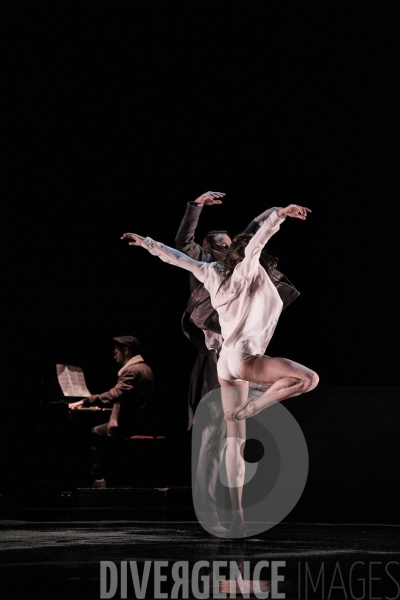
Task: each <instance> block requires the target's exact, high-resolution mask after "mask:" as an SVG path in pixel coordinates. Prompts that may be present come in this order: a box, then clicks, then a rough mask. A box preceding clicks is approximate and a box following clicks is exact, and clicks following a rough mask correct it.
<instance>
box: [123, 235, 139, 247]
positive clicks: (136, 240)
mask: <svg viewBox="0 0 400 600" xmlns="http://www.w3.org/2000/svg"><path fill="white" fill-rule="evenodd" d="M121 240H131V241H130V242H129V245H130V246H141V245H142V242H143V240H144V237H143V236H142V235H138V234H137V233H124V235H121Z"/></svg>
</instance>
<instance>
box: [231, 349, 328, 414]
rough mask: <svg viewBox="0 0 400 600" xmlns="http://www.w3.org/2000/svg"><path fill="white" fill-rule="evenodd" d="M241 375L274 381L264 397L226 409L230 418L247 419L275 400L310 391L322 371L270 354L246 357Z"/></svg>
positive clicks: (258, 380) (256, 379) (246, 377)
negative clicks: (236, 407) (237, 408)
mask: <svg viewBox="0 0 400 600" xmlns="http://www.w3.org/2000/svg"><path fill="white" fill-rule="evenodd" d="M240 376H241V378H242V379H243V380H245V381H254V382H255V383H264V384H270V385H271V387H270V388H269V389H268V390H267V391H266V392H265V393H264V394H263V395H262V396H260V398H257V399H255V400H252V399H251V398H250V399H249V400H247V402H245V403H244V404H243V405H242V409H241V410H236V411H235V410H232V411H229V412H226V414H225V419H226V420H227V421H228V422H229V421H231V420H233V421H241V420H244V419H247V418H248V417H251V416H252V415H256V414H258V413H259V412H260V411H261V410H264V408H267V407H268V406H271V404H275V403H276V402H280V401H282V400H286V398H292V397H294V396H299V395H300V394H304V393H305V392H309V391H311V390H313V389H314V388H315V387H316V386H317V385H318V381H319V378H318V375H317V374H316V373H315V372H314V371H312V370H311V369H308V368H307V367H305V366H303V365H301V364H299V363H296V362H294V361H292V360H289V359H287V358H272V357H270V356H251V357H250V358H248V359H246V360H244V361H243V362H242V364H241V366H240Z"/></svg>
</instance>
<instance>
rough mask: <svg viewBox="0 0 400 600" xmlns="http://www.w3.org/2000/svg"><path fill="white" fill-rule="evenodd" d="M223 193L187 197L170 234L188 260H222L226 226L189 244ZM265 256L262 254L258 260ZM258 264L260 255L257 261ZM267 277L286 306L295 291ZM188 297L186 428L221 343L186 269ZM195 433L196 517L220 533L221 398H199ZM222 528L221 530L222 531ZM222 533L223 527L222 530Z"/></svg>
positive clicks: (213, 383)
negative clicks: (192, 350) (190, 347)
mask: <svg viewBox="0 0 400 600" xmlns="http://www.w3.org/2000/svg"><path fill="white" fill-rule="evenodd" d="M224 196H225V194H224V193H221V192H211V191H210V192H206V193H205V194H202V195H201V196H199V198H197V199H196V200H195V201H194V202H189V203H188V205H187V207H186V212H185V215H184V217H183V220H182V223H181V225H180V227H179V230H178V233H177V235H176V238H175V244H176V248H177V249H178V250H180V251H181V252H184V253H185V254H187V255H188V256H190V257H191V258H193V259H194V260H198V261H204V262H221V263H222V262H223V260H224V258H225V256H226V254H227V253H228V250H229V246H230V244H231V238H230V236H229V234H228V232H227V231H226V230H213V231H210V232H208V233H207V234H206V236H205V238H204V240H203V243H202V245H201V246H200V245H199V244H197V243H195V241H194V235H195V231H196V227H197V224H198V221H199V218H200V214H201V212H202V209H203V206H212V205H214V204H221V203H222V198H223V197H224ZM274 210H277V207H272V208H270V209H268V210H266V211H264V212H263V213H261V214H260V215H258V216H257V217H255V219H253V221H251V223H250V224H249V225H248V226H247V227H246V229H245V231H246V232H247V233H256V231H258V229H259V228H260V227H261V225H262V224H263V223H264V221H265V220H266V219H267V218H268V216H269V215H270V214H271V213H272V212H273V211H274ZM268 259H271V257H270V256H269V255H268V254H266V253H265V254H264V260H265V261H267V260H268ZM260 262H261V264H263V259H262V258H261V260H260ZM271 280H272V281H273V283H274V284H275V286H276V288H277V291H278V293H279V295H280V297H281V299H282V301H283V308H285V307H286V306H288V305H289V304H290V302H292V301H293V300H294V299H295V298H296V297H297V296H298V295H299V292H298V291H297V290H296V289H295V288H294V286H293V285H292V284H291V283H290V281H289V280H288V279H287V278H286V277H285V276H284V275H283V274H282V273H280V272H279V271H278V270H277V269H274V271H273V273H272V276H271ZM190 292H191V294H190V298H189V302H188V305H187V308H186V310H185V312H184V314H183V317H182V329H183V333H184V335H185V336H186V337H187V338H188V339H189V340H190V341H191V342H192V343H193V344H194V345H195V346H196V347H197V348H198V351H199V352H198V355H197V358H196V362H195V364H194V366H193V370H192V374H191V378H190V386H189V427H188V429H190V428H191V426H192V424H193V418H194V412H195V410H196V408H197V407H198V405H199V403H200V400H201V399H202V398H203V397H204V396H205V395H206V394H207V393H208V392H211V391H212V390H215V389H217V388H219V382H218V376H217V361H218V356H219V352H220V350H221V346H222V336H221V328H220V325H219V319H218V314H217V311H216V310H215V309H214V308H213V307H212V305H211V301H210V295H209V292H208V291H207V290H206V289H205V287H204V285H203V284H202V283H201V282H200V281H198V280H197V279H196V277H195V276H194V275H193V274H190ZM249 387H250V389H249V397H251V396H255V397H258V396H261V394H262V393H263V392H265V390H266V389H267V387H266V386H262V385H259V384H253V383H250V384H249ZM195 418H196V423H197V427H196V433H197V434H198V436H199V437H200V436H201V440H200V439H199V440H198V441H197V443H196V444H194V446H195V447H199V446H200V452H199V459H198V461H197V472H196V481H195V487H196V492H195V493H196V499H197V505H198V506H201V507H202V509H203V510H202V511H199V512H200V515H201V516H202V518H203V520H204V523H205V525H206V528H207V529H208V530H209V531H210V532H211V533H212V532H215V533H223V532H224V528H222V527H221V524H220V522H219V519H218V514H217V511H216V488H217V483H218V476H219V451H220V444H221V442H222V440H224V439H226V422H225V421H224V416H223V412H222V409H221V403H217V402H215V401H213V399H212V398H211V397H210V399H209V401H207V399H205V401H204V402H203V403H201V405H200V406H199V409H198V410H197V413H196V417H195ZM226 532H227V530H226ZM227 533H228V532H227Z"/></svg>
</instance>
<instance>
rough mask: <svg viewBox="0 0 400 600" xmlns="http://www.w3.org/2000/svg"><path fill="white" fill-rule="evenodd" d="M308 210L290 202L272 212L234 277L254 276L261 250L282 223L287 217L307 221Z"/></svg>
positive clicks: (248, 246) (249, 247)
mask: <svg viewBox="0 0 400 600" xmlns="http://www.w3.org/2000/svg"><path fill="white" fill-rule="evenodd" d="M308 212H311V211H310V209H309V208H305V207H302V206H298V205H297V204H289V206H287V207H286V208H279V209H278V210H275V211H273V212H271V213H270V214H269V216H268V217H267V218H266V219H265V220H264V222H263V224H262V225H261V227H260V229H259V230H258V231H257V233H256V234H255V235H254V236H253V237H252V238H251V240H250V242H249V243H248V245H247V246H246V248H245V251H244V259H243V261H242V262H241V263H239V265H238V266H237V268H236V271H235V272H234V274H233V275H234V278H241V277H246V278H248V277H252V276H253V275H254V273H255V272H256V271H257V269H258V266H259V260H260V254H261V250H262V249H263V248H264V246H265V244H266V243H267V242H268V240H269V239H270V238H271V237H272V236H273V235H274V233H276V232H277V231H278V230H279V227H280V224H281V223H283V221H284V220H285V218H286V217H293V218H296V219H302V220H303V221H305V220H306V218H307V213H308ZM263 214H264V213H263Z"/></svg>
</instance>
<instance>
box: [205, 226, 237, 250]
mask: <svg viewBox="0 0 400 600" xmlns="http://www.w3.org/2000/svg"><path fill="white" fill-rule="evenodd" d="M220 233H225V234H226V235H227V236H229V237H231V236H230V234H229V231H227V230H226V229H213V230H212V231H209V232H208V233H206V235H205V236H204V240H203V244H202V247H203V250H205V247H206V246H211V245H212V243H213V241H214V237H215V236H216V235H219V234H220Z"/></svg>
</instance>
